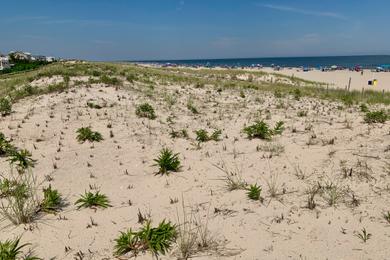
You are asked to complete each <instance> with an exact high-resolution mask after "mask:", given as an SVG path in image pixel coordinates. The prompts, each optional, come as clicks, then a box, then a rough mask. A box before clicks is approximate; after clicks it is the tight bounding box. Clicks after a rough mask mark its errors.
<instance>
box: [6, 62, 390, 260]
mask: <svg viewBox="0 0 390 260" xmlns="http://www.w3.org/2000/svg"><path fill="white" fill-rule="evenodd" d="M270 72H272V73H273V71H270ZM278 73H281V74H284V75H287V76H291V75H290V73H294V76H295V77H299V76H301V75H302V76H307V78H305V79H308V80H314V79H317V78H316V77H318V79H321V80H322V81H327V80H328V81H329V82H333V80H334V79H335V77H333V75H339V76H338V77H339V78H337V77H336V79H339V80H340V83H342V79H343V78H344V77H345V76H347V77H348V76H349V75H352V72H329V73H327V72H308V73H303V72H296V71H285V70H282V71H279V72H278ZM367 74H368V73H365V75H364V76H363V77H362V78H359V77H361V76H360V74H357V73H356V74H354V75H356V76H355V77H354V79H355V78H359V79H361V81H362V82H363V81H365V80H366V79H367V78H365V77H369V75H367ZM107 75H109V76H107ZM250 75H251V76H250V77H249V75H248V71H247V70H238V71H237V70H216V69H212V70H210V69H196V70H189V69H181V68H174V69H162V68H154V67H144V66H135V65H128V64H127V65H126V64H125V65H124V64H110V63H107V64H99V63H63V64H54V65H52V66H48V67H43V68H41V69H39V70H38V71H37V72H34V71H33V72H27V73H26V74H25V75H24V74H19V75H16V76H13V77H10V78H7V79H4V78H0V86H2V88H1V89H2V90H3V91H5V90H6V89H7V88H5V86H6V85H5V84H11V83H12V84H15V86H16V88H15V90H10V91H9V92H7V95H10V96H14V97H15V99H16V97H17V98H18V101H15V103H14V104H13V108H12V113H10V114H9V115H6V116H3V117H1V118H0V132H2V133H3V134H4V136H5V137H6V139H7V140H10V142H11V143H12V144H13V145H14V146H15V147H18V148H20V149H27V150H28V151H30V152H31V155H32V158H33V159H34V160H36V162H35V165H34V167H30V168H28V170H26V172H24V173H23V174H34V176H36V178H37V181H36V184H37V186H34V187H36V195H37V196H38V198H39V200H41V199H42V198H43V197H42V196H43V195H42V190H43V188H47V187H49V186H50V187H52V188H53V189H56V190H58V192H59V193H60V194H61V197H62V201H63V202H62V204H61V206H60V207H59V208H58V209H56V210H54V211H51V212H50V211H49V212H46V211H42V210H39V211H37V212H36V213H34V214H33V218H32V219H31V220H30V221H28V223H22V224H18V225H15V224H13V223H12V222H11V221H10V220H9V219H8V218H7V217H4V215H2V216H3V220H2V221H1V222H0V223H1V226H2V230H3V232H1V233H0V240H2V241H5V240H6V239H12V238H15V237H21V242H23V243H30V244H31V248H32V249H34V253H35V254H36V255H37V256H39V257H41V258H43V259H96V260H98V259H99V260H101V259H127V258H128V257H130V256H131V255H132V252H133V251H129V253H127V254H123V255H118V254H116V253H115V252H116V251H115V248H116V246H117V243H118V242H117V239H118V238H119V236H120V235H121V232H126V231H127V230H129V229H130V228H131V229H132V230H133V231H135V230H140V229H141V228H142V227H143V226H145V225H146V224H145V223H149V222H148V221H151V222H150V223H151V225H152V226H153V227H156V226H157V225H158V224H159V223H161V222H162V221H163V220H165V221H167V222H168V221H170V223H172V225H175V227H176V229H177V238H176V239H175V242H174V243H172V244H171V245H170V248H169V250H168V251H167V252H166V254H165V255H160V256H159V259H185V258H186V257H187V256H189V257H196V259H202V260H206V259H232V260H233V259H385V258H386V257H387V256H388V255H389V254H390V249H389V247H388V246H387V245H388V242H389V232H388V230H387V227H388V225H389V223H390V217H388V218H387V217H386V214H387V212H388V210H390V208H389V205H388V200H389V199H390V193H389V191H388V182H389V176H390V175H389V173H390V172H389V170H390V165H389V161H390V138H389V130H390V129H389V121H387V120H385V121H384V122H372V121H367V113H369V112H367V111H381V110H383V111H388V110H389V105H388V103H387V104H386V100H384V99H383V97H382V94H381V93H378V94H376V93H369V95H371V96H361V95H359V96H353V99H352V101H353V102H352V104H351V103H346V102H345V101H343V100H344V97H345V95H346V94H345V93H342V96H340V97H339V96H338V95H340V93H339V92H337V91H332V90H329V92H328V93H327V95H326V96H318V97H316V96H315V95H316V94H317V93H319V92H318V91H317V90H318V86H317V84H314V85H313V84H312V83H308V82H306V81H304V80H302V81H297V80H298V79H295V81H294V82H290V81H289V79H288V78H287V79H286V78H284V77H278V76H277V75H276V76H275V75H273V74H264V73H261V74H259V72H258V71H257V72H256V73H254V74H250ZM382 75H383V76H387V74H379V76H378V80H379V82H380V83H381V80H382V78H381V77H380V76H382ZM327 76H331V77H330V78H329V79H327ZM271 81H272V82H273V83H270V82H271ZM13 82H15V83H13ZM281 83H283V84H282V85H278V84H281ZM352 83H354V80H353V81H352ZM24 84H28V85H29V86H32V89H29V92H28V93H30V94H28V93H27V92H20V91H19V92H15V91H17V90H20V89H24V88H25V87H24ZM306 85H307V86H306ZM7 86H8V85H7ZM248 86H249V87H248ZM351 86H355V85H351ZM300 88H301V90H297V89H300ZM309 90H310V91H312V92H309ZM39 91H41V92H39ZM3 93H4V92H3ZM21 93H25V94H23V95H25V96H24V97H23V98H21V97H20V96H16V95H22V94H21ZM26 93H27V94H26ZM31 93H33V94H31ZM38 93H40V94H38ZM324 93H325V92H324ZM332 99H333V100H332ZM369 102H371V103H369ZM145 103H147V104H149V105H150V107H152V109H153V111H154V113H153V114H148V113H150V111H151V110H150V108H148V110H145V111H144V112H143V113H140V112H139V111H143V110H142V109H141V108H140V105H142V104H145ZM362 104H365V106H366V109H367V110H363V108H362V106H361V105H362ZM144 107H145V106H144ZM146 107H148V106H146ZM364 111H366V112H364ZM385 113H388V112H385ZM260 120H261V121H262V122H263V123H265V124H266V128H267V129H270V130H266V132H261V133H263V134H264V135H262V134H260V133H257V132H256V131H257V130H256V129H257V127H256V124H257V123H259V122H260ZM280 122H282V123H280ZM252 126H253V127H252ZM82 127H90V129H91V130H92V131H96V132H98V133H100V134H101V136H102V140H100V139H99V141H91V142H90V141H85V142H80V139H79V140H78V139H77V138H79V137H78V134H79V130H80V128H82ZM251 127H252V128H251ZM260 128H261V129H264V126H262V127H260ZM199 130H205V131H206V135H201V132H199ZM251 131H255V132H254V133H253V132H251ZM255 133H257V134H255ZM202 136H203V137H202ZM164 148H167V149H170V150H171V151H172V152H173V153H174V154H177V157H178V159H179V160H180V167H179V168H177V170H170V171H167V172H164V171H161V169H160V168H159V165H158V162H156V160H157V159H158V158H159V156H161V152H162V150H163V149H164ZM11 158H12V157H11ZM0 166H1V169H2V176H4V177H9V176H12V174H11V173H12V172H11V169H13V171H14V173H15V171H16V170H15V165H13V164H10V161H9V158H8V157H7V156H3V157H2V158H0ZM4 177H3V178H4ZM2 180H3V181H4V179H2ZM256 187H258V188H256ZM259 188H260V191H259V192H258V193H256V189H257V191H258V189H259ZM250 190H252V193H253V194H252V195H251V196H249V192H250ZM97 191H99V192H100V194H104V195H105V196H106V197H107V199H108V204H109V206H107V207H101V206H99V205H93V206H91V207H88V206H87V207H78V206H79V204H77V201H78V200H79V199H80V198H81V197H82V195H84V194H85V193H86V192H92V193H95V192H97ZM2 192H3V194H2V196H0V197H1V199H2V203H5V204H3V205H7V204H6V203H7V199H6V198H7V197H6V196H11V195H9V194H8V195H6V193H4V189H3V190H2ZM256 194H257V195H256ZM38 208H39V207H38ZM363 230H365V231H366V232H368V233H369V234H370V235H369V236H368V238H367V237H364V233H363ZM366 236H367V234H366ZM365 239H366V240H365ZM151 258H152V254H151V253H150V252H149V251H148V250H146V251H142V252H139V254H138V257H137V259H151Z"/></svg>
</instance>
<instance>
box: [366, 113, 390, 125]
mask: <svg viewBox="0 0 390 260" xmlns="http://www.w3.org/2000/svg"><path fill="white" fill-rule="evenodd" d="M388 118H389V115H388V114H387V113H386V111H384V110H380V111H372V112H367V113H366V115H365V116H364V122H366V123H368V124H372V123H382V124H384V123H386V121H387V120H388Z"/></svg>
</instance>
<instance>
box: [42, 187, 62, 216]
mask: <svg viewBox="0 0 390 260" xmlns="http://www.w3.org/2000/svg"><path fill="white" fill-rule="evenodd" d="M61 204H62V199H61V194H60V193H59V192H58V191H57V190H53V189H52V188H51V185H50V186H49V187H48V188H45V189H43V201H42V203H41V209H42V210H43V211H45V212H56V211H58V210H59V209H60V208H61Z"/></svg>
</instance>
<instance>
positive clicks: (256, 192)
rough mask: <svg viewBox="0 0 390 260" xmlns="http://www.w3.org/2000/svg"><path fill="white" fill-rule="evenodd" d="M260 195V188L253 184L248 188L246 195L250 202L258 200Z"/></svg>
mask: <svg viewBox="0 0 390 260" xmlns="http://www.w3.org/2000/svg"><path fill="white" fill-rule="evenodd" d="M260 193H261V187H260V186H257V184H254V185H250V186H249V188H248V192H247V195H248V198H250V199H251V200H260Z"/></svg>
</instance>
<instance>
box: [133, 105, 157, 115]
mask: <svg viewBox="0 0 390 260" xmlns="http://www.w3.org/2000/svg"><path fill="white" fill-rule="evenodd" d="M135 114H136V115H137V116H138V117H146V118H149V119H156V114H155V112H154V108H153V107H152V106H151V105H150V104H148V103H144V104H141V105H138V106H137V108H136V110H135Z"/></svg>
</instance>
